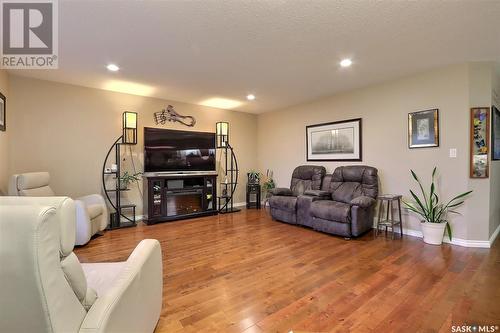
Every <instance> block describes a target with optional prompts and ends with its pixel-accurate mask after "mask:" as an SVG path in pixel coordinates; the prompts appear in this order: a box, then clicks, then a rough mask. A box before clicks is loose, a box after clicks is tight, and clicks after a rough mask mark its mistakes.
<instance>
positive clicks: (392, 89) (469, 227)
mask: <svg viewBox="0 0 500 333" xmlns="http://www.w3.org/2000/svg"><path fill="white" fill-rule="evenodd" d="M476 70H477V69H475V68H471V66H469V65H467V64H463V65H456V66H450V67H447V68H441V69H437V70H434V71H430V72H426V73H421V74H418V75H414V76H412V77H408V78H402V79H399V80H395V81H391V82H387V83H383V84H379V85H377V86H372V87H367V88H364V89H360V90H356V91H353V92H348V93H343V94H339V95H335V96H332V97H328V98H323V99H320V100H317V101H314V102H310V103H306V104H302V105H297V106H293V107H290V108H286V109H283V110H279V111H275V112H270V113H265V114H262V115H259V118H258V161H259V168H260V169H261V170H265V169H267V168H270V169H272V170H274V175H275V178H276V181H277V183H278V185H280V186H289V181H290V174H291V172H292V170H293V168H294V167H295V166H297V165H300V164H321V165H325V166H326V167H327V169H328V171H329V172H331V171H332V170H333V169H334V168H335V167H337V166H339V165H347V164H367V165H371V166H375V167H377V168H378V169H379V173H380V181H381V192H383V193H401V194H403V195H405V196H408V194H409V192H408V190H409V188H415V184H414V182H413V181H412V179H411V176H410V172H409V170H410V169H413V170H415V172H416V173H417V174H418V175H419V176H420V177H421V178H422V179H424V180H425V181H426V182H428V180H429V178H430V174H431V171H432V168H433V167H434V166H437V167H438V169H439V181H438V187H439V191H440V194H441V195H442V197H443V198H450V197H451V196H452V195H456V194H458V193H461V192H464V191H466V190H468V189H469V188H473V189H474V190H475V191H476V192H475V193H474V194H473V195H472V196H471V198H469V201H468V203H467V205H465V206H464V207H462V208H460V211H461V212H462V215H461V216H454V217H453V218H452V222H451V223H452V226H453V229H454V235H455V237H457V238H461V239H470V240H487V239H488V235H489V232H488V229H489V226H488V217H489V205H488V202H489V180H469V106H470V103H469V98H470V97H469V95H470V90H471V89H470V86H469V79H470V76H474V75H475V74H474V72H475V71H476ZM488 91H489V94H490V96H491V90H488ZM474 96H475V93H474ZM486 106H487V104H486ZM432 108H438V109H439V116H440V132H441V134H440V147H439V148H425V149H408V143H407V117H408V113H409V112H413V111H419V110H426V109H432ZM358 117H361V118H362V119H363V138H362V140H363V161H362V162H361V163H352V162H351V163H340V162H317V163H313V162H309V163H308V162H306V151H305V126H306V125H310V124H318V123H324V122H331V121H338V120H344V119H351V118H358ZM450 148H456V149H457V150H458V156H457V158H450V157H449V149H450ZM404 224H405V227H406V228H409V229H413V230H420V227H419V225H418V220H417V219H416V218H414V217H413V216H408V214H407V213H405V216H404Z"/></svg>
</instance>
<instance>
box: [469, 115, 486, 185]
mask: <svg viewBox="0 0 500 333" xmlns="http://www.w3.org/2000/svg"><path fill="white" fill-rule="evenodd" d="M489 132H490V108H487V107H485V108H472V109H470V178H488V171H489V165H488V154H489V149H490V142H489Z"/></svg>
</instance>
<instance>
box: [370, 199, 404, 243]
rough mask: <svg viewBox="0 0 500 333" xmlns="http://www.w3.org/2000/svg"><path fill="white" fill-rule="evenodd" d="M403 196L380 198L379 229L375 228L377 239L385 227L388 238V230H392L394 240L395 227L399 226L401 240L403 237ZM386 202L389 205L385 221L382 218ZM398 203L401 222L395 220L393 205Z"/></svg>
mask: <svg viewBox="0 0 500 333" xmlns="http://www.w3.org/2000/svg"><path fill="white" fill-rule="evenodd" d="M402 197H403V196H402V195H400V194H383V195H380V196H379V197H378V201H379V206H378V219H377V227H376V228H375V237H377V236H378V232H379V230H380V227H385V234H386V236H387V228H391V231H392V239H394V227H395V226H397V225H399V232H400V235H401V238H402V237H403V223H402V218H401V198H402ZM384 202H386V203H387V205H386V211H385V219H383V218H382V216H383V215H384ZM393 202H396V204H397V209H398V215H399V220H395V219H394V211H393V207H392V204H393Z"/></svg>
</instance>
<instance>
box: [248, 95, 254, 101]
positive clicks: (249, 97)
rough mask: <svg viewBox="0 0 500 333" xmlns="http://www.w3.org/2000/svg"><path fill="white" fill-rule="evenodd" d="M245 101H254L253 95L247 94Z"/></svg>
mask: <svg viewBox="0 0 500 333" xmlns="http://www.w3.org/2000/svg"><path fill="white" fill-rule="evenodd" d="M247 99H248V100H249V101H253V100H255V95H252V94H249V95H247Z"/></svg>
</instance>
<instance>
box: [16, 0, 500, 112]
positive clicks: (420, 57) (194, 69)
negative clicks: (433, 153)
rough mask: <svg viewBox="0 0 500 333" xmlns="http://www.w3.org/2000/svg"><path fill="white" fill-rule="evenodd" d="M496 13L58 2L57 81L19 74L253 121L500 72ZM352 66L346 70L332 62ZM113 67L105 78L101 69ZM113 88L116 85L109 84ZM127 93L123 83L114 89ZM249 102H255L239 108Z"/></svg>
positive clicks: (399, 5) (489, 7)
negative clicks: (377, 90)
mask: <svg viewBox="0 0 500 333" xmlns="http://www.w3.org/2000/svg"><path fill="white" fill-rule="evenodd" d="M499 18H500V1H473V0H471V1H458V2H457V1H437V0H436V1H411V2H409V1H388V0H387V1H383V2H378V1H356V0H352V1H333V0H316V1H315V0H309V1H307V0H290V1H284V0H268V1H250V0H217V1H215V0H204V1H202V0H198V1H196V0H194V1H187V0H186V1H181V0H175V1H132V0H127V1H125V0H123V1H108V0H106V1H104V0H102V1H91V0H85V1H74V0H73V1H70V0H68V1H66V0H60V1H59V69H58V70H38V71H21V70H17V71H12V72H15V74H16V75H17V74H19V75H26V76H31V77H36V78H41V79H47V80H53V81H60V82H66V83H72V84H77V85H83V86H88V87H96V88H104V87H105V86H106V85H107V86H106V87H108V88H109V89H118V90H119V89H122V88H123V84H122V87H121V88H120V87H118V88H113V87H110V80H115V81H124V82H128V83H136V84H140V85H145V87H143V86H140V85H138V86H130V85H125V87H124V89H129V88H132V89H133V90H134V92H135V93H137V94H144V95H150V96H155V97H159V98H164V99H169V100H176V101H182V102H190V103H194V104H200V103H202V101H204V100H206V99H210V98H214V97H218V98H226V99H232V100H237V101H241V102H243V104H242V105H240V106H238V107H234V109H236V110H240V111H245V112H254V113H261V112H265V111H269V110H273V109H278V108H283V107H285V106H289V105H293V104H297V103H301V102H304V101H308V100H312V99H315V98H317V97H320V96H324V95H330V94H334V93H336V92H339V91H345V90H350V89H354V88H357V87H361V86H366V85H369V84H373V83H377V82H380V81H384V80H388V79H391V78H395V77H400V76H404V75H408V74H411V73H415V72H418V71H422V70H426V69H430V68H433V67H437V66H442V65H447V64H453V63H461V62H466V61H497V60H500V19H499ZM344 57H350V58H352V60H353V62H354V64H353V66H352V67H351V68H348V69H341V68H339V65H338V62H339V61H340V60H341V59H342V58H344ZM110 62H112V63H116V64H118V65H119V66H120V67H121V70H120V71H119V72H118V73H110V72H108V71H107V70H106V68H105V66H106V64H107V63H110ZM115 83H116V82H115ZM118 83H123V82H118ZM248 93H253V94H255V95H256V96H257V99H256V100H255V101H253V102H248V101H246V100H245V96H246V95H247V94H248Z"/></svg>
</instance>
